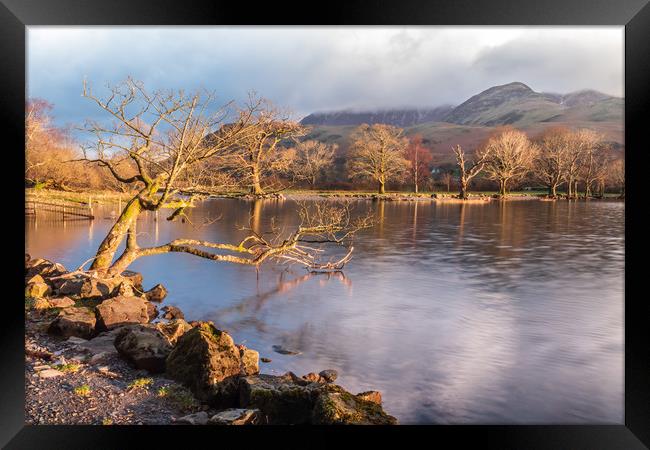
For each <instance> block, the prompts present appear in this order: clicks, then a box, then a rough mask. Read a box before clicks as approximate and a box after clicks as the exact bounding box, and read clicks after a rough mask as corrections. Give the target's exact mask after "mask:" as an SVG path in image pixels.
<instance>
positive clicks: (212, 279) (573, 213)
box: [26, 199, 625, 424]
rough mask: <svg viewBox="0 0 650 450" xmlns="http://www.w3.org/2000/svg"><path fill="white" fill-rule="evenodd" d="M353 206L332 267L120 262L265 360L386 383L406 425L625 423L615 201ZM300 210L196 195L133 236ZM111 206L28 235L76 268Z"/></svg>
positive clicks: (289, 204)
mask: <svg viewBox="0 0 650 450" xmlns="http://www.w3.org/2000/svg"><path fill="white" fill-rule="evenodd" d="M314 201H325V200H314ZM353 205H354V213H355V214H363V213H365V212H367V211H368V210H370V211H371V212H372V214H373V215H374V217H375V219H376V224H375V225H374V227H372V228H370V229H367V230H363V231H361V232H360V233H359V234H358V235H357V236H356V238H355V242H354V246H355V250H354V257H353V259H352V261H351V262H350V263H349V264H348V265H347V266H346V267H345V270H344V272H343V273H342V274H318V275H310V274H308V273H307V272H306V271H305V270H304V269H302V268H300V267H296V266H294V267H287V266H284V265H283V266H278V265H274V264H273V263H266V264H265V265H263V266H262V267H261V269H260V271H259V273H256V270H255V268H253V267H248V266H240V265H233V264H228V263H219V262H213V261H209V260H204V259H200V258H197V257H194V256H191V255H185V254H166V255H159V256H152V257H148V258H142V259H140V260H137V261H136V262H135V263H134V264H133V265H132V266H131V267H130V269H132V270H136V271H139V272H141V273H142V274H143V276H144V280H145V288H147V289H148V288H150V287H152V286H153V285H155V284H157V283H162V284H164V285H165V286H166V287H167V288H168V290H169V296H168V297H167V298H166V299H165V301H164V302H163V305H165V304H167V305H175V306H178V307H180V308H181V309H182V310H183V311H184V313H185V317H186V319H188V320H212V321H214V323H215V324H216V325H217V326H218V327H219V328H222V329H225V330H227V331H228V332H229V333H230V334H231V335H232V336H233V338H234V339H235V341H236V342H238V343H244V344H245V345H246V346H248V347H250V348H253V349H256V350H258V351H259V352H260V356H262V357H268V358H271V359H272V362H271V363H268V364H265V363H260V366H261V369H262V372H263V373H271V374H281V373H284V372H286V371H288V370H291V371H293V372H295V373H296V374H298V375H304V374H306V373H308V372H312V371H313V372H318V371H320V370H322V369H336V370H337V371H338V372H339V379H338V380H337V383H338V384H341V385H342V386H343V387H345V388H346V389H347V390H349V391H352V392H361V391H365V390H371V389H373V390H379V391H381V393H382V395H383V399H384V408H385V410H386V412H387V413H388V414H391V415H394V416H396V417H397V418H398V419H399V420H400V422H401V423H403V424H409V423H418V424H420V423H437V424H470V423H472V424H505V423H513V424H514V423H516V424H547V423H553V424H558V423H572V424H573V423H617V424H622V423H623V421H624V416H623V393H624V372H623V370H624V359H623V351H624V338H623V326H624V323H623V317H624V299H623V298H624V243H625V236H624V203H622V202H614V201H612V202H610V201H589V202H584V201H577V202H567V201H558V202H539V201H508V202H497V201H495V202H491V203H489V204H486V205H481V204H467V205H461V204H446V205H445V204H436V203H432V202H428V201H427V202H406V201H402V202H383V201H380V202H372V201H367V200H358V201H354V202H353ZM296 208H297V205H296V203H295V202H294V201H290V200H285V201H280V200H264V201H257V202H250V201H244V200H232V199H215V200H208V201H205V202H203V203H201V204H200V205H199V206H198V207H197V208H194V209H192V210H191V211H190V212H189V213H188V216H189V219H190V221H187V222H186V223H181V222H179V221H176V222H168V221H166V220H164V219H165V217H166V215H167V214H168V213H167V212H166V213H161V214H160V216H159V220H155V216H154V215H153V214H148V215H147V216H145V217H144V218H143V219H142V220H141V221H140V222H139V226H138V231H139V232H140V233H141V234H140V236H139V243H140V245H141V246H144V245H151V244H155V243H158V244H162V243H165V242H168V241H170V240H172V239H175V238H179V237H193V238H199V239H204V240H211V241H215V242H229V243H238V241H239V240H240V239H241V238H242V237H244V236H245V235H246V230H243V229H242V228H243V227H251V228H253V229H256V230H258V231H263V230H267V229H270V227H271V224H272V220H273V223H274V224H275V225H278V226H281V227H282V226H284V227H286V228H287V229H290V228H291V226H292V225H295V224H296V223H297V220H298V219H297V214H296ZM116 209H117V208H116V205H113V206H111V205H105V206H98V207H95V214H96V216H97V218H96V219H95V220H94V221H92V222H88V221H66V222H62V221H57V220H53V219H52V218H49V217H47V216H46V215H45V214H43V215H42V216H41V215H39V216H38V217H37V218H36V219H34V218H26V250H27V252H29V253H30V254H31V255H32V257H43V258H48V259H51V260H54V261H58V262H61V263H63V264H64V265H65V266H66V267H67V268H68V269H69V270H72V269H74V268H76V267H77V266H79V265H80V264H81V263H83V262H84V261H85V260H87V259H88V258H90V257H92V256H93V255H94V252H95V251H96V249H97V247H98V245H99V243H100V241H101V240H102V239H103V237H104V236H105V234H106V232H107V230H108V229H109V227H110V226H111V225H112V221H111V219H110V217H111V215H112V214H115V213H116ZM250 213H254V219H253V220H252V221H251V220H249V217H250ZM215 219H218V220H216V221H215ZM274 345H282V346H284V347H286V348H288V349H292V350H296V351H299V352H301V353H300V354H299V355H283V354H278V353H276V352H274V351H273V346H274Z"/></svg>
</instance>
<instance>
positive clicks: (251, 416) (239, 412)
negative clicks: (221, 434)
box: [208, 408, 260, 425]
mask: <svg viewBox="0 0 650 450" xmlns="http://www.w3.org/2000/svg"><path fill="white" fill-rule="evenodd" d="M259 415H260V410H259V409H241V408H230V409H226V410H224V411H221V412H218V413H217V414H215V415H214V416H212V417H211V418H210V420H209V421H208V423H209V424H211V425H256V424H257V423H258V420H259Z"/></svg>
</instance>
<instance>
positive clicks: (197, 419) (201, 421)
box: [176, 411, 208, 425]
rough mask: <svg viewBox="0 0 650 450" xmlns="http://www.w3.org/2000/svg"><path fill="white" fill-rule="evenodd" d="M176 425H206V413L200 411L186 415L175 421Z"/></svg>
mask: <svg viewBox="0 0 650 450" xmlns="http://www.w3.org/2000/svg"><path fill="white" fill-rule="evenodd" d="M176 423H183V424H188V425H206V424H207V423H208V413H207V412H205V411H200V412H197V413H194V414H188V415H187V416H183V417H181V418H179V419H177V420H176Z"/></svg>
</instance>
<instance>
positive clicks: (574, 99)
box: [443, 82, 623, 126]
mask: <svg viewBox="0 0 650 450" xmlns="http://www.w3.org/2000/svg"><path fill="white" fill-rule="evenodd" d="M567 118H569V119H571V120H573V121H578V120H583V121H599V120H603V119H612V120H616V119H617V118H620V120H622V119H623V99H620V98H616V97H612V96H609V95H607V94H603V93H601V92H597V91H593V90H582V91H578V92H572V93H569V94H564V95H563V94H551V93H543V92H535V91H533V90H532V89H531V88H530V87H528V86H526V85H525V84H524V83H519V82H515V83H508V84H504V85H502V86H494V87H491V88H490V89H487V90H485V91H483V92H481V93H479V94H476V95H475V96H473V97H471V98H469V99H468V100H466V101H465V102H463V103H461V104H460V105H458V106H457V107H455V108H454V109H453V110H452V111H451V112H450V113H449V114H447V116H445V117H444V118H443V121H445V122H449V123H455V124H458V125H484V126H499V125H514V126H526V125H530V124H533V123H539V122H562V121H564V120H565V119H567Z"/></svg>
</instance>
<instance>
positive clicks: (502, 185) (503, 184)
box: [499, 180, 506, 197]
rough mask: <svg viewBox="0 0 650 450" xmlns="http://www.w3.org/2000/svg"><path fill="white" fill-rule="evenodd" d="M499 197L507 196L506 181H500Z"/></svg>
mask: <svg viewBox="0 0 650 450" xmlns="http://www.w3.org/2000/svg"><path fill="white" fill-rule="evenodd" d="M499 195H500V196H501V197H505V196H506V180H500V181H499Z"/></svg>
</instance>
